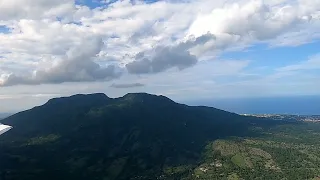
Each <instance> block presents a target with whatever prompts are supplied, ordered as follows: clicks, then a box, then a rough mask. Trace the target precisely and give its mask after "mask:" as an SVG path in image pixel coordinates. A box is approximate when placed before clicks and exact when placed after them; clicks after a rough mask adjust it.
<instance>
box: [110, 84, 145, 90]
mask: <svg viewBox="0 0 320 180" xmlns="http://www.w3.org/2000/svg"><path fill="white" fill-rule="evenodd" d="M143 86H145V85H144V84H141V83H131V84H112V85H111V86H110V87H112V88H118V89H121V88H134V87H143Z"/></svg>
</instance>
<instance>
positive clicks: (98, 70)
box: [1, 38, 120, 86]
mask: <svg viewBox="0 0 320 180" xmlns="http://www.w3.org/2000/svg"><path fill="white" fill-rule="evenodd" d="M102 46H103V42H102V40H101V39H100V38H93V39H88V40H87V41H85V43H81V44H80V45H79V46H77V47H74V48H73V49H70V50H69V51H68V52H67V54H66V55H65V59H63V60H61V61H60V62H58V63H57V64H56V65H53V66H52V67H50V68H48V69H45V70H37V71H35V72H34V73H33V74H32V75H30V76H21V75H15V74H9V75H8V76H7V77H6V78H5V80H3V82H2V83H1V85H2V86H12V85H17V84H29V85H35V84H48V83H51V84H59V83H63V82H89V81H98V80H111V79H114V78H117V77H119V76H120V72H117V69H116V67H115V66H114V65H108V66H101V65H99V64H97V63H96V62H94V57H95V56H96V55H97V54H98V53H99V52H100V50H101V48H102Z"/></svg>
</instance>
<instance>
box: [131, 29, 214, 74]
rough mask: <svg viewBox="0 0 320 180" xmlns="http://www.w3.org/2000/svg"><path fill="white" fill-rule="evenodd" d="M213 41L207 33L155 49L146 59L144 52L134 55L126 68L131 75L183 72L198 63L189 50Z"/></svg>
mask: <svg viewBox="0 0 320 180" xmlns="http://www.w3.org/2000/svg"><path fill="white" fill-rule="evenodd" d="M214 39H215V36H213V35H212V34H209V33H208V34H205V35H202V36H200V37H197V38H191V39H189V40H187V41H186V42H180V43H179V44H177V45H175V46H165V47H163V46H160V47H156V48H154V49H153V50H152V52H151V53H152V54H151V57H146V56H145V53H144V52H140V53H138V54H137V55H136V57H135V61H133V62H130V63H128V64H127V65H126V68H127V70H128V72H129V73H131V74H147V73H159V72H163V71H165V70H168V69H170V68H174V67H175V68H178V69H179V70H183V69H186V68H188V67H191V66H193V65H195V64H196V63H197V62H198V59H197V57H196V56H195V55H193V54H191V53H190V52H189V50H190V49H191V48H193V47H196V46H198V45H204V44H206V43H208V42H210V41H213V40H214Z"/></svg>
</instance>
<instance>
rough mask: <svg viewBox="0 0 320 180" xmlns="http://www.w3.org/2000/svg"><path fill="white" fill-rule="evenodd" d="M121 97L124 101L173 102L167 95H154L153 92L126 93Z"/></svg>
mask: <svg viewBox="0 0 320 180" xmlns="http://www.w3.org/2000/svg"><path fill="white" fill-rule="evenodd" d="M122 99H124V100H126V101H137V100H138V101H140V100H142V101H155V102H156V101H168V102H172V103H174V101H173V100H171V99H170V98H168V97H165V96H163V95H154V94H148V93H128V94H126V95H124V96H123V97H122Z"/></svg>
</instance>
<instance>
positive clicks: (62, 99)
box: [46, 93, 110, 105]
mask: <svg viewBox="0 0 320 180" xmlns="http://www.w3.org/2000/svg"><path fill="white" fill-rule="evenodd" d="M108 99H110V98H109V97H108V96H107V95H105V94H104V93H93V94H75V95H72V96H69V97H59V98H53V99H50V100H49V101H48V102H47V103H46V105H51V104H59V103H66V102H68V103H72V102H74V103H77V102H80V101H87V100H90V101H91V100H108Z"/></svg>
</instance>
